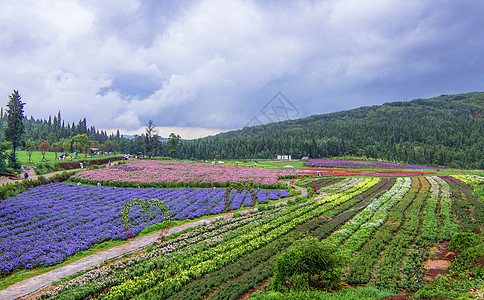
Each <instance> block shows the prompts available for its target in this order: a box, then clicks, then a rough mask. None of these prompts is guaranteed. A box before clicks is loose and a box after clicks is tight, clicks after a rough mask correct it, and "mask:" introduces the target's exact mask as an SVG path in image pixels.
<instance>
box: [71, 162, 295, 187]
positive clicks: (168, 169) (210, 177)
mask: <svg viewBox="0 0 484 300" xmlns="http://www.w3.org/2000/svg"><path fill="white" fill-rule="evenodd" d="M290 174H292V171H291V170H269V169H259V168H247V167H231V166H222V165H210V164H200V163H185V162H166V161H142V160H131V161H129V162H128V163H126V164H122V165H119V166H113V167H109V168H105V169H99V170H89V171H84V172H80V173H78V174H76V176H74V177H73V179H74V180H77V181H81V182H86V183H87V182H94V183H97V182H101V183H103V185H105V184H108V185H109V184H111V185H117V186H137V185H140V184H141V185H142V186H156V187H178V186H193V187H194V186H200V187H227V186H229V185H230V184H231V183H235V182H244V183H246V184H251V185H253V186H260V187H266V188H277V187H280V182H279V178H280V177H281V176H285V175H290Z"/></svg>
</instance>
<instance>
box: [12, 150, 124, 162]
mask: <svg viewBox="0 0 484 300" xmlns="http://www.w3.org/2000/svg"><path fill="white" fill-rule="evenodd" d="M61 154H62V152H57V155H61ZM120 155H121V154H118V155H109V156H108V155H106V156H104V155H95V156H94V157H89V155H88V156H87V157H86V155H85V154H79V157H78V158H73V159H72V161H80V160H95V159H101V158H109V157H115V156H120ZM45 159H46V160H47V161H46V162H45V161H42V153H41V152H40V151H34V152H32V157H31V162H29V154H28V152H27V151H17V160H18V161H19V162H20V163H21V164H22V165H32V164H38V163H48V164H55V163H62V162H70V161H71V159H70V156H69V157H68V158H67V159H66V160H63V161H62V160H57V159H56V157H55V153H54V152H47V153H45Z"/></svg>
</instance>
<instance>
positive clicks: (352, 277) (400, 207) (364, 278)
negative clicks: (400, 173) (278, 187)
mask: <svg viewBox="0 0 484 300" xmlns="http://www.w3.org/2000/svg"><path fill="white" fill-rule="evenodd" d="M419 189H420V180H419V179H417V178H412V186H411V187H410V190H409V191H408V192H407V194H405V196H404V197H403V199H402V200H401V201H400V202H399V203H398V204H397V205H395V206H394V207H393V208H392V209H391V210H390V212H389V215H388V220H387V222H386V223H385V224H383V225H382V226H381V228H380V229H379V230H378V231H377V233H376V234H375V236H374V237H373V238H372V239H371V240H370V241H369V242H368V243H367V244H366V245H365V246H364V247H363V248H362V250H361V251H360V253H359V254H358V256H357V257H356V259H355V261H354V263H353V264H352V266H351V269H350V271H349V274H348V276H347V282H348V283H350V284H362V283H368V282H369V281H370V279H371V272H372V270H373V266H374V265H375V264H376V263H377V262H378V258H379V255H380V253H381V252H382V251H383V250H384V249H385V247H386V246H387V245H388V244H389V243H390V242H391V239H392V238H393V237H394V236H393V235H394V233H395V232H397V230H398V229H400V228H401V224H402V222H403V220H402V219H403V218H404V215H408V214H409V213H413V211H411V210H410V208H409V205H410V204H411V203H413V201H414V199H415V198H416V196H417V195H418V192H419ZM407 208H408V209H407ZM417 215H418V212H417Z"/></svg>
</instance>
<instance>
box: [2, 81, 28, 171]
mask: <svg viewBox="0 0 484 300" xmlns="http://www.w3.org/2000/svg"><path fill="white" fill-rule="evenodd" d="M21 99H22V98H21V97H20V95H19V93H18V91H16V90H14V91H13V93H12V94H11V95H10V96H9V100H8V103H7V127H6V128H5V139H6V140H7V141H9V142H11V143H12V152H11V153H10V156H9V158H8V164H9V165H10V167H12V168H15V169H18V168H19V167H20V166H19V164H18V162H17V156H16V153H15V151H16V150H17V147H18V146H20V144H21V141H22V134H23V133H24V132H25V128H24V123H23V118H24V105H25V103H22V100H21Z"/></svg>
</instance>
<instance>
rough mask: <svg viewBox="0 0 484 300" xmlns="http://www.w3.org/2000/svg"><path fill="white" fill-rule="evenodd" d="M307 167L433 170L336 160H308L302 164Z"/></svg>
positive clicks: (405, 165)
mask: <svg viewBox="0 0 484 300" xmlns="http://www.w3.org/2000/svg"><path fill="white" fill-rule="evenodd" d="M304 164H305V165H307V166H313V167H338V168H355V169H365V168H372V169H419V170H423V169H435V168H431V167H425V166H416V165H407V164H396V163H389V162H381V161H366V160H357V161H353V160H337V159H310V160H308V161H307V162H305V163H304Z"/></svg>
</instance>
